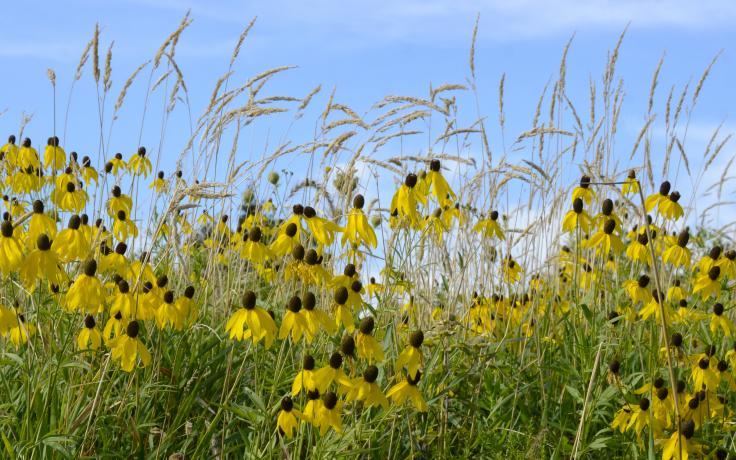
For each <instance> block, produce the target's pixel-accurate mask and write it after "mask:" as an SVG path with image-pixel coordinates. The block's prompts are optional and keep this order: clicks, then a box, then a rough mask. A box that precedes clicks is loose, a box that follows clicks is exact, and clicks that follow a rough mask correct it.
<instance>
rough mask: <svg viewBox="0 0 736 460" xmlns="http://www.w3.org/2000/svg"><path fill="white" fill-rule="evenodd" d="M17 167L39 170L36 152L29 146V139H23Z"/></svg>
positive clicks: (39, 165)
mask: <svg viewBox="0 0 736 460" xmlns="http://www.w3.org/2000/svg"><path fill="white" fill-rule="evenodd" d="M18 166H19V167H20V168H22V169H26V168H33V169H39V168H40V167H41V161H40V159H39V157H38V152H37V151H36V149H34V148H33V147H32V146H31V139H29V138H27V137H26V138H25V139H23V144H22V145H21V147H20V150H19V151H18Z"/></svg>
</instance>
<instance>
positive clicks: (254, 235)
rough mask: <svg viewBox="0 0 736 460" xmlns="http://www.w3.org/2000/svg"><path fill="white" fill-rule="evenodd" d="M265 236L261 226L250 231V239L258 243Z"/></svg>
mask: <svg viewBox="0 0 736 460" xmlns="http://www.w3.org/2000/svg"><path fill="white" fill-rule="evenodd" d="M262 236H263V233H261V228H260V227H253V228H251V229H250V231H249V232H248V239H249V240H251V241H253V242H254V243H258V242H259V241H261V237H262Z"/></svg>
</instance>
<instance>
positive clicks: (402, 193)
mask: <svg viewBox="0 0 736 460" xmlns="http://www.w3.org/2000/svg"><path fill="white" fill-rule="evenodd" d="M417 182H418V178H417V175H416V174H409V175H407V176H406V179H404V182H403V183H402V184H401V186H400V187H399V188H398V189H397V190H396V193H394V196H393V197H392V198H391V212H392V213H394V212H395V213H396V214H397V216H400V217H402V218H405V219H406V220H407V221H408V223H409V225H410V226H411V227H412V228H418V227H419V221H420V218H419V212H418V211H417V204H418V203H422V204H426V198H425V197H424V195H423V194H421V193H418V192H417V190H416V189H417Z"/></svg>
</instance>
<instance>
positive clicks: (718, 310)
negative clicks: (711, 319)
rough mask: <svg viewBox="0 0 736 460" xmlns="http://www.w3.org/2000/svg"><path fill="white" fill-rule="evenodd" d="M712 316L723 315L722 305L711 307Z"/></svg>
mask: <svg viewBox="0 0 736 460" xmlns="http://www.w3.org/2000/svg"><path fill="white" fill-rule="evenodd" d="M713 314H714V315H716V316H721V315H722V314H723V304H722V303H720V302H718V303H716V304H715V305H713Z"/></svg>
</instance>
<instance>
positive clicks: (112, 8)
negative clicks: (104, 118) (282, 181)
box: [0, 0, 736, 175]
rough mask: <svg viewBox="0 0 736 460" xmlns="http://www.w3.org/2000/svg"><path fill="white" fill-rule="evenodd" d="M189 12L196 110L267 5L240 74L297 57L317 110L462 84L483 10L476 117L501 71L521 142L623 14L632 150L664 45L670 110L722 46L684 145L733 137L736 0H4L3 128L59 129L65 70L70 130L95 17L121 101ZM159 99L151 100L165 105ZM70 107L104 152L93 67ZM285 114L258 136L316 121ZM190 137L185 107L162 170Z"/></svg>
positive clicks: (81, 141)
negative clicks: (541, 108)
mask: <svg viewBox="0 0 736 460" xmlns="http://www.w3.org/2000/svg"><path fill="white" fill-rule="evenodd" d="M187 10H191V13H192V18H193V20H194V22H193V23H192V25H191V26H190V27H189V28H188V29H187V31H186V32H185V33H184V35H183V36H182V39H181V42H180V44H179V46H178V48H177V56H176V57H177V61H178V62H179V65H180V67H181V69H182V71H183V73H184V76H185V78H186V81H187V85H188V88H189V92H190V98H191V102H192V110H193V116H194V117H196V116H198V115H199V113H200V111H201V110H202V109H203V108H204V107H205V106H206V104H207V102H208V101H209V97H210V95H211V91H212V87H213V84H214V82H215V81H216V79H217V78H218V76H220V75H221V74H222V73H223V72H224V71H225V70H226V68H227V64H228V61H229V57H230V54H231V51H232V47H233V45H234V44H235V42H236V40H237V38H238V36H239V34H240V32H241V31H242V29H243V27H244V26H245V25H246V24H247V23H248V22H249V21H250V20H251V19H252V18H253V17H254V16H258V20H257V23H256V26H255V27H254V29H253V30H252V32H251V34H250V36H249V37H248V39H247V40H246V44H245V46H244V48H243V52H242V54H241V56H240V59H239V61H238V62H237V64H236V66H235V72H236V73H235V78H236V79H237V81H240V82H242V81H244V80H246V79H247V78H248V76H251V75H254V74H257V73H258V72H260V71H262V70H265V69H268V68H271V67H275V66H279V65H296V66H298V68H297V69H295V70H292V71H290V72H288V73H285V74H284V75H282V76H279V77H277V78H276V79H274V81H273V85H272V87H271V90H270V93H271V94H290V95H294V96H303V95H305V94H306V93H308V92H309V91H310V90H311V89H312V88H314V87H315V86H316V85H317V84H322V85H323V88H324V89H323V91H322V93H321V94H320V96H319V98H320V99H319V102H317V104H318V105H320V107H322V106H323V105H324V103H325V102H326V98H327V96H328V95H329V92H330V90H331V89H332V88H333V87H335V88H336V100H338V101H339V102H342V103H346V104H348V105H350V106H351V107H353V108H354V109H356V110H357V111H358V112H360V113H363V112H365V111H367V110H368V109H369V108H370V107H371V105H372V104H373V103H375V102H376V101H378V100H379V99H380V98H381V97H382V96H384V95H386V94H407V95H419V96H423V95H425V94H426V93H427V90H428V87H429V84H430V83H432V84H434V85H435V86H437V85H439V84H441V83H446V82H452V83H464V82H465V78H466V77H467V75H468V49H469V46H470V40H471V33H472V29H473V24H474V22H475V18H476V15H477V14H478V13H480V29H479V34H478V40H477V45H476V53H477V54H476V68H477V70H476V73H477V76H478V84H479V92H480V107H481V112H483V113H484V115H487V116H488V117H489V119H491V120H493V121H495V119H496V117H497V88H498V82H499V79H500V77H501V75H502V74H505V75H506V96H505V97H506V101H505V108H506V118H507V121H508V131H509V133H510V136H511V137H515V135H516V134H518V133H519V132H522V131H524V130H527V129H529V128H530V125H531V119H532V116H533V114H534V110H535V106H536V103H537V99H538V97H539V94H540V93H541V91H542V88H543V87H544V85H545V84H546V83H547V82H548V81H553V80H554V78H556V76H557V72H558V67H559V59H560V55H561V52H562V48H563V47H564V45H565V43H566V42H567V41H568V40H569V39H570V37H571V36H572V35H573V34H574V35H575V37H574V40H573V44H572V48H571V50H570V53H569V57H568V92H569V93H570V96H571V99H572V100H573V101H577V102H578V103H579V104H581V105H582V106H586V104H587V103H586V99H587V93H588V81H589V79H590V78H594V79H599V78H600V75H601V74H602V72H603V69H604V66H605V62H606V53H607V51H608V50H609V49H610V48H612V47H613V46H614V44H615V42H616V39H617V37H618V35H619V34H620V32H621V31H622V30H623V28H624V27H625V26H626V25H627V24H630V28H629V31H628V33H627V37H626V40H625V41H624V44H623V46H622V49H621V57H620V61H619V67H618V74H619V75H621V76H623V78H624V81H625V84H626V102H625V104H624V111H623V114H622V120H621V126H622V130H623V132H624V133H623V134H622V143H621V146H622V149H623V151H624V152H626V154H625V155H626V156H628V152H629V151H630V148H631V143H632V142H633V138H634V137H635V136H636V133H637V132H638V130H639V129H640V127H641V126H642V124H643V122H644V119H645V116H644V114H645V112H646V100H647V96H648V92H649V86H650V83H651V78H652V73H653V71H654V69H655V67H656V64H657V61H658V60H659V58H660V57H661V56H662V55H663V53H665V64H664V66H663V68H662V72H661V76H660V77H661V81H660V86H659V90H658V94H657V101H658V104H659V106H660V107H661V106H662V104H663V100H664V97H665V95H666V92H667V91H668V90H669V88H670V87H671V86H672V85H676V87H677V88H678V89H681V88H682V86H683V85H685V84H686V83H688V82H690V81H692V80H694V81H693V82H692V83H691V84H692V85H694V84H695V82H697V79H698V78H699V77H700V74H701V73H702V71H703V69H704V68H705V67H706V66H707V65H708V63H709V62H710V60H711V59H712V58H713V56H714V55H716V54H717V53H718V52H719V51H721V50H722V51H723V54H722V55H721V57H720V59H719V61H718V63H717V64H716V66H715V68H714V70H713V72H712V74H711V76H710V77H709V80H708V82H707V84H706V87H705V89H704V91H703V94H702V96H701V99H700V101H699V102H698V106H697V109H696V111H695V113H694V115H693V119H692V122H691V130H690V131H689V135H688V136H689V137H688V142H689V146H688V147H689V148H692V151H693V152H698V151H702V149H703V148H704V145H705V144H706V143H707V140H708V138H709V137H710V134H711V132H712V130H713V129H714V128H715V127H717V126H718V125H719V124H721V123H723V125H724V127H723V129H722V132H723V133H727V132H731V131H733V129H731V128H733V127H736V122H734V120H733V116H734V114H733V107H734V106H736V92H735V91H734V87H733V81H734V77H736V61H735V59H736V54H735V53H736V50H734V49H732V48H730V47H731V46H732V43H736V40H735V39H736V26H734V24H736V3H733V2H730V1H726V0H722V1H704V2H692V1H686V0H674V1H666V2H665V1H658V0H639V1H636V0H630V1H629V0H627V1H608V0H597V1H572V0H562V1H557V2H551V1H537V0H523V1H500V0H482V1H458V0H427V1H419V0H412V1H387V0H377V1H371V2H352V1H328V0H322V1H316V2H300V1H294V0H290V1H223V2H217V1H204V0H202V1H189V2H187V1H179V0H111V1H105V2H97V1H91V0H71V1H65V2H22V4H21V2H13V3H9V4H7V5H5V6H4V14H3V15H2V17H0V26H1V27H2V30H3V31H4V34H3V35H4V38H3V40H2V42H1V43H0V58H1V59H2V62H3V66H2V68H3V69H4V71H3V72H2V73H0V84H1V85H2V86H0V87H2V88H3V93H2V94H3V98H2V99H1V100H0V110H5V112H4V113H3V115H2V117H0V133H2V132H3V130H4V131H5V132H7V133H11V132H16V131H17V127H18V124H19V120H20V117H21V113H22V112H23V111H25V112H27V113H33V114H34V119H33V121H32V122H31V124H30V125H29V126H28V128H27V130H26V134H28V135H30V136H31V137H32V138H34V143H36V144H41V145H43V144H42V142H41V141H43V140H45V139H46V138H47V137H48V136H49V135H51V133H52V132H53V110H52V104H51V100H52V99H51V94H52V93H51V88H50V85H49V83H48V80H47V77H46V69H47V68H49V67H50V68H53V69H54V70H55V72H56V74H57V79H58V84H57V85H58V95H57V114H56V117H57V132H60V131H61V128H60V126H61V124H62V120H63V113H64V107H65V105H66V103H67V97H68V92H69V86H70V84H71V81H72V79H73V75H74V72H75V69H76V65H77V62H78V60H79V55H80V54H81V52H82V50H83V48H84V46H85V44H86V43H87V41H88V40H89V39H90V37H91V35H92V31H93V29H94V26H95V23H97V22H99V24H100V27H101V30H102V35H101V37H102V44H101V48H102V50H101V53H103V56H104V50H106V48H107V46H108V44H109V42H110V41H111V40H114V41H115V44H114V53H113V55H114V57H113V65H112V67H113V81H114V87H113V90H112V96H111V99H113V100H114V98H115V97H117V94H118V91H119V88H120V85H121V84H122V82H123V81H124V80H125V79H126V78H127V77H128V75H129V74H130V72H132V70H133V69H135V67H137V65H138V64H139V63H141V62H142V61H144V60H145V59H148V58H150V57H152V56H153V55H154V54H155V52H156V50H157V49H158V47H159V45H160V43H161V42H162V41H163V40H164V38H165V37H167V36H168V34H169V33H170V32H171V31H172V30H174V29H175V28H176V27H177V25H178V23H179V21H180V19H181V17H182V16H183V15H184V13H185V12H186V11H187ZM146 78H147V76H146ZM143 82H145V78H144V79H142V80H141V81H139V82H138V83H137V84H134V85H133V87H132V88H131V90H130V92H129V94H128V97H127V101H126V105H125V107H124V109H123V110H122V111H121V113H120V118H119V120H118V121H117V122H116V127H115V130H114V131H113V134H112V138H111V141H110V145H111V150H112V151H113V152H114V151H121V152H123V153H124V154H125V156H126V157H127V156H128V155H129V154H130V153H132V152H133V151H135V149H136V147H137V143H138V134H139V128H140V120H141V114H142V111H143V104H144V92H143V87H144V84H143ZM163 97H166V96H165V95H163V94H160V95H158V96H156V95H154V100H156V99H155V98H158V101H161V100H162V99H161V98H163ZM159 104H160V102H159ZM109 105H112V102H110V103H109ZM108 107H109V106H108ZM70 113H71V114H70V119H69V126H68V131H67V138H66V139H64V143H65V145H64V146H65V147H66V148H67V150H77V151H78V152H80V154H88V155H90V156H92V157H93V158H95V155H96V152H97V140H98V126H97V125H96V123H97V102H96V97H95V90H94V85H93V82H92V77H91V74H90V72H89V68H87V69H85V74H84V76H83V77H82V81H81V82H79V83H78V84H77V86H76V87H75V89H74V96H73V99H72V104H71V112H70ZM289 121H290V119H280V118H278V117H274V118H273V119H272V121H271V122H270V123H271V124H270V125H268V126H265V127H263V128H261V129H263V131H258V133H266V134H267V137H268V138H269V142H271V143H275V142H276V141H277V140H278V139H280V138H282V137H283V136H284V135H285V133H286V132H287V129H288V132H289V133H290V134H293V135H295V136H297V137H298V136H300V135H308V134H309V133H311V131H312V129H313V125H312V124H310V123H312V122H308V123H307V122H305V123H302V124H301V125H299V126H295V127H288V123H289ZM253 133H255V131H254V132H253ZM159 134H160V115H157V114H156V112H155V111H151V112H149V114H148V118H147V119H146V123H145V124H144V129H143V136H142V144H144V145H148V146H149V150H150V148H151V147H150V146H151V144H157V143H158V139H159ZM187 134H188V122H187V118H186V113H184V111H183V110H177V112H176V113H175V114H174V116H172V118H171V120H170V122H169V125H168V128H167V136H166V143H165V144H164V150H165V152H163V153H164V154H163V155H162V157H163V158H164V160H163V165H162V168H163V169H166V170H168V171H170V170H171V169H172V168H173V160H172V158H175V157H176V156H178V152H179V150H180V148H181V145H183V142H184V139H185V138H186V136H187ZM263 140H264V139H261V138H259V136H255V135H254V136H252V138H248V137H246V139H245V141H243V142H242V145H243V148H242V149H241V151H239V153H238V155H239V156H240V157H241V159H247V158H249V157H258V156H260V155H261V154H262V149H263V146H262V143H263ZM626 140H628V141H629V143H628V144H627V143H626ZM655 141H656V139H655ZM492 142H497V139H493V140H492ZM729 149H730V148H729ZM731 154H732V153H731ZM729 156H730V155H729ZM721 166H723V165H721ZM714 169H715V168H714ZM168 171H167V172H168ZM717 174H718V175H720V174H721V171H717Z"/></svg>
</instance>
